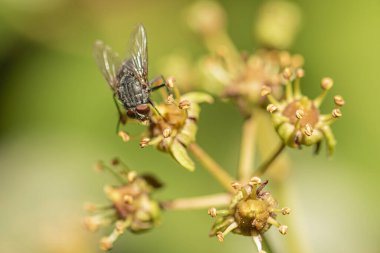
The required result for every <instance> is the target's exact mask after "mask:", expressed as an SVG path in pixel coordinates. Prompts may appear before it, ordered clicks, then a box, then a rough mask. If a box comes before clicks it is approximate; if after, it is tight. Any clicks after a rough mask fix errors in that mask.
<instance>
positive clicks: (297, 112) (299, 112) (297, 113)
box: [296, 109, 305, 119]
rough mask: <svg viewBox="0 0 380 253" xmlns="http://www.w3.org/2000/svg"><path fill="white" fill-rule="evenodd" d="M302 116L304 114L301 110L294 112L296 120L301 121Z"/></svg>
mask: <svg viewBox="0 0 380 253" xmlns="http://www.w3.org/2000/svg"><path fill="white" fill-rule="evenodd" d="M304 115H305V112H304V111H303V110H302V109H298V110H297V111H296V117H297V119H302V118H303V116H304Z"/></svg>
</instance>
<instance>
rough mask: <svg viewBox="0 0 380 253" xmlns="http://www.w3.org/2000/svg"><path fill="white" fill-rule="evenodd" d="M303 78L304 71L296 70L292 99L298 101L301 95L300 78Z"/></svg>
mask: <svg viewBox="0 0 380 253" xmlns="http://www.w3.org/2000/svg"><path fill="white" fill-rule="evenodd" d="M304 76H305V71H304V70H303V69H297V70H296V80H295V81H294V97H295V98H296V99H299V98H300V97H301V95H302V92H301V78H303V77H304Z"/></svg>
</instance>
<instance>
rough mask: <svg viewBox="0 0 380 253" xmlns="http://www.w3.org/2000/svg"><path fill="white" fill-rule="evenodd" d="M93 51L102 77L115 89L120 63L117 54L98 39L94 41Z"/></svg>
mask: <svg viewBox="0 0 380 253" xmlns="http://www.w3.org/2000/svg"><path fill="white" fill-rule="evenodd" d="M94 53H95V58H96V63H97V64H98V66H99V69H100V70H101V71H102V74H103V76H104V78H105V79H106V81H107V82H108V84H109V85H110V86H111V88H112V90H113V91H116V88H117V87H118V85H119V82H118V80H117V78H116V75H117V72H118V70H119V68H120V64H121V63H120V59H119V56H118V55H117V54H116V53H114V52H112V50H111V48H110V47H109V46H107V45H105V44H104V43H103V41H100V40H98V41H96V42H95V46H94Z"/></svg>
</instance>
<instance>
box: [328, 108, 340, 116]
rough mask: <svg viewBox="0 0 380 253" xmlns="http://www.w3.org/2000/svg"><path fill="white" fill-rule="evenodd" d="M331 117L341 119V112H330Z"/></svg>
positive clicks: (337, 110) (335, 110)
mask: <svg viewBox="0 0 380 253" xmlns="http://www.w3.org/2000/svg"><path fill="white" fill-rule="evenodd" d="M331 115H332V116H333V118H339V117H342V115H343V114H342V112H341V111H340V110H339V109H338V108H336V109H334V110H333V111H332V113H331Z"/></svg>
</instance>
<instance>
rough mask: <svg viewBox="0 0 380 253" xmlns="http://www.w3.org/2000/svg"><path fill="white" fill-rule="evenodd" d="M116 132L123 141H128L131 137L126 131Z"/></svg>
mask: <svg viewBox="0 0 380 253" xmlns="http://www.w3.org/2000/svg"><path fill="white" fill-rule="evenodd" d="M117 134H118V135H119V136H120V137H121V139H122V140H123V141H124V142H127V141H129V140H130V139H131V137H129V135H128V134H127V133H126V132H124V131H119V132H118V133H117Z"/></svg>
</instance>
